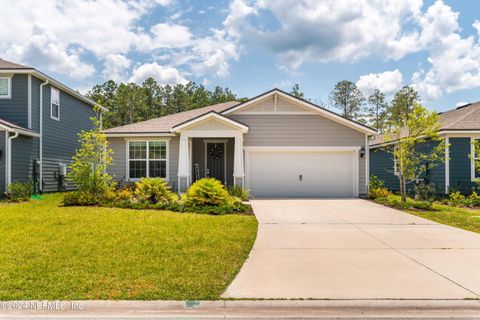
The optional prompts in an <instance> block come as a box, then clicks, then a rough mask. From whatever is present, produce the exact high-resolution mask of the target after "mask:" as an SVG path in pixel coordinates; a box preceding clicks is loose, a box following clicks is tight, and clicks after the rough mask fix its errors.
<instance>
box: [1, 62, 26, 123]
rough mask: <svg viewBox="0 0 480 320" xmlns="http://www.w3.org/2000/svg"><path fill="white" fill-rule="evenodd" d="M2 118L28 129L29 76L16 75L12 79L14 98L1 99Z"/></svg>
mask: <svg viewBox="0 0 480 320" xmlns="http://www.w3.org/2000/svg"><path fill="white" fill-rule="evenodd" d="M0 73H1V71H0ZM0 118H1V119H3V120H7V121H10V122H13V123H15V124H17V125H19V126H22V127H24V128H27V126H28V76H27V75H26V74H16V75H14V76H13V77H12V98H11V99H0Z"/></svg>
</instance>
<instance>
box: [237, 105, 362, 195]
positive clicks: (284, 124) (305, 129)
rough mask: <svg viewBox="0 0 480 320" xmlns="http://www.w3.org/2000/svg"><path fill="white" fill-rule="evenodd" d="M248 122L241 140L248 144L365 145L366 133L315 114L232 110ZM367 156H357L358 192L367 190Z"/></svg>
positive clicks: (238, 118) (244, 122) (244, 121)
mask: <svg viewBox="0 0 480 320" xmlns="http://www.w3.org/2000/svg"><path fill="white" fill-rule="evenodd" d="M229 118H231V119H233V120H235V121H239V122H241V123H243V124H245V125H247V126H249V131H248V133H246V134H245V135H244V141H243V144H244V146H245V147H249V146H315V147H317V146H318V147H323V146H332V147H342V146H343V147H350V146H355V147H356V146H358V147H365V134H364V133H362V132H359V131H357V130H354V129H351V128H349V127H346V126H344V125H342V124H339V123H337V122H335V121H332V120H330V119H327V118H325V117H323V116H321V115H317V114H313V113H312V114H305V115H303V114H301V115H299V114H295V115H285V114H282V115H275V114H273V113H272V114H250V115H248V114H232V115H229ZM365 163H366V157H363V158H359V172H358V174H359V177H358V184H359V185H358V187H359V189H358V190H359V193H360V194H365V193H366V180H365V178H366V176H365V174H366V173H365Z"/></svg>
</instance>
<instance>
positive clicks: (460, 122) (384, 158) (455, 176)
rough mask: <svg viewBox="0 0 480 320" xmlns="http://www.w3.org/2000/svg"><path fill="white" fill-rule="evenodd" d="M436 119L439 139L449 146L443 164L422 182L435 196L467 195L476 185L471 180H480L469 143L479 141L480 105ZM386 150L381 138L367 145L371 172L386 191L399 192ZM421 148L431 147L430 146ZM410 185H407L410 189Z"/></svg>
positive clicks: (473, 104)
mask: <svg viewBox="0 0 480 320" xmlns="http://www.w3.org/2000/svg"><path fill="white" fill-rule="evenodd" d="M439 117H440V121H441V128H440V131H439V133H440V136H441V137H443V138H444V139H445V141H446V144H447V145H449V146H448V147H447V148H446V150H445V161H444V162H441V163H439V164H437V165H436V166H434V167H432V168H431V169H429V170H428V171H427V173H426V175H425V177H423V178H425V179H426V180H427V181H428V182H429V183H433V184H434V185H435V187H436V190H437V193H438V194H448V193H449V191H452V190H458V191H460V192H462V193H469V192H470V191H471V190H472V187H473V186H474V185H475V183H474V182H473V180H474V179H476V178H480V172H478V171H477V170H475V166H474V161H473V157H475V155H474V148H473V147H472V143H471V142H472V141H473V140H474V139H480V102H477V103H471V104H467V105H464V106H461V107H458V108H456V109H453V110H449V111H446V112H442V113H439ZM388 147H389V145H388V144H386V143H385V141H384V137H383V136H378V137H376V138H375V139H373V140H372V141H371V142H370V172H371V174H372V175H375V176H377V177H378V178H379V179H381V180H383V181H384V184H385V186H386V187H387V188H389V189H390V190H393V191H398V190H399V182H398V178H397V177H396V176H395V168H394V159H393V155H392V154H391V153H389V152H387V151H386V149H385V148H388ZM423 147H427V148H428V147H431V143H430V145H429V144H428V143H427V144H426V145H425V146H423ZM413 185H414V183H413V182H412V183H410V185H409V188H410V189H411V188H412V186H413Z"/></svg>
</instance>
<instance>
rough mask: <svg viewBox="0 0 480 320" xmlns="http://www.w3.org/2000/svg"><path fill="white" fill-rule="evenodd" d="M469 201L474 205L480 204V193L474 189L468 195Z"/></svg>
mask: <svg viewBox="0 0 480 320" xmlns="http://www.w3.org/2000/svg"><path fill="white" fill-rule="evenodd" d="M468 202H469V204H470V206H472V207H478V206H480V195H479V194H478V193H477V192H475V191H473V192H472V194H471V195H469V196H468Z"/></svg>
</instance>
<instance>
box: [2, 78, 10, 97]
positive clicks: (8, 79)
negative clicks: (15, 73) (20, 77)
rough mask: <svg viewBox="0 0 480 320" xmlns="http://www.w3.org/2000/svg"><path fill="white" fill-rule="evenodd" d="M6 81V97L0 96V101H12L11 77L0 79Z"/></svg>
mask: <svg viewBox="0 0 480 320" xmlns="http://www.w3.org/2000/svg"><path fill="white" fill-rule="evenodd" d="M3 79H6V80H7V81H8V95H6V96H0V99H12V77H4V76H2V77H0V80H3Z"/></svg>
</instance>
